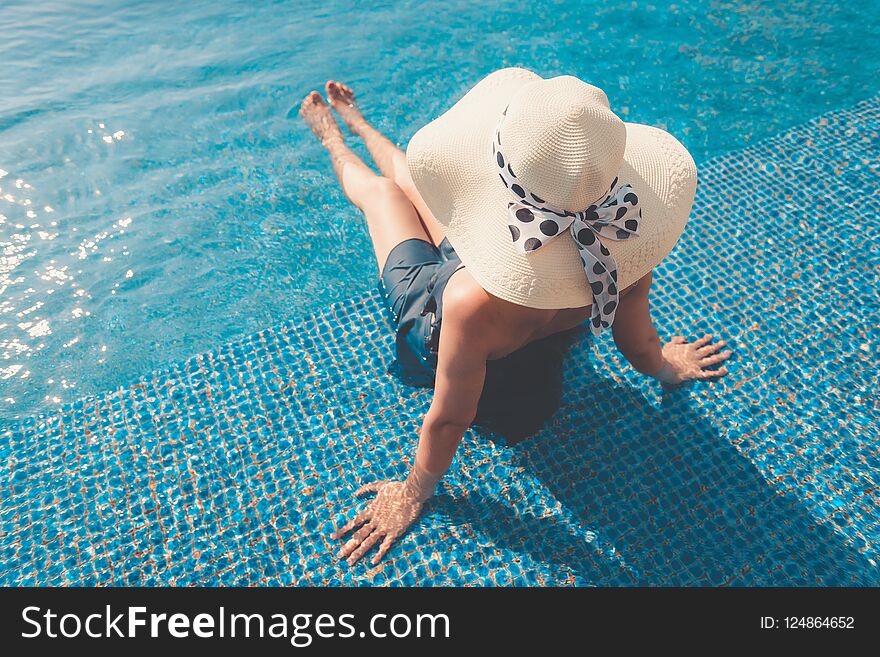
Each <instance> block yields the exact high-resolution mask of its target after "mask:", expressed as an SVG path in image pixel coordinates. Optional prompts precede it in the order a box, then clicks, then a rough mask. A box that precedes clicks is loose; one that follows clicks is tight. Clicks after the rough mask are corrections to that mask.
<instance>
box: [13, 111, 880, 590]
mask: <svg viewBox="0 0 880 657" xmlns="http://www.w3.org/2000/svg"><path fill="white" fill-rule="evenodd" d="M878 130H880V97H878V98H874V99H871V100H869V101H865V102H863V103H861V104H859V105H858V106H856V107H854V108H852V109H850V110H844V111H839V112H836V113H833V114H829V115H826V116H824V117H821V118H819V119H816V120H814V121H812V122H810V123H808V124H806V125H803V126H801V127H799V128H796V129H793V130H791V131H788V132H786V133H784V134H782V135H780V136H778V137H775V138H773V139H771V140H769V141H766V142H762V143H761V144H757V145H755V146H753V147H750V148H748V149H745V150H742V151H738V152H734V153H731V154H728V155H726V156H723V157H720V158H716V159H713V160H711V161H709V162H707V163H705V164H704V165H702V166H701V167H700V188H699V192H698V198H697V202H696V205H695V208H694V213H693V218H692V224H691V227H690V229H689V231H688V232H687V234H686V236H685V238H684V239H683V241H682V242H681V243H680V245H679V246H678V248H677V249H676V251H675V253H674V254H673V255H672V256H671V258H670V259H669V260H668V261H667V262H665V263H664V264H663V266H661V267H660V268H659V271H658V274H657V276H656V277H655V280H656V291H655V292H654V296H653V302H654V308H655V313H656V315H655V316H656V319H657V323H658V326H659V327H660V330H661V333H663V334H664V335H665V336H669V335H672V334H675V333H679V332H681V333H684V334H686V335H691V336H694V335H697V334H700V333H702V332H703V331H705V330H709V329H711V330H712V331H714V332H716V333H718V334H720V335H722V336H724V337H725V338H726V339H727V340H728V341H729V342H730V343H731V345H732V346H733V348H734V350H735V358H734V360H733V362H732V364H731V366H730V369H731V375H730V376H729V377H728V378H727V379H725V380H723V381H721V382H719V383H716V384H713V385H698V386H695V387H693V388H690V389H685V390H677V391H673V392H667V393H665V394H664V393H663V392H662V390H661V389H660V388H659V386H658V385H657V384H656V383H654V382H652V381H649V380H645V379H643V378H641V377H639V376H638V375H637V374H636V373H635V372H633V371H632V370H631V369H629V368H628V367H627V366H626V365H625V364H624V363H623V362H621V359H620V357H619V356H618V355H617V354H616V353H615V352H614V351H613V348H612V345H611V343H610V339H608V338H603V339H601V340H599V341H598V342H596V343H593V342H592V341H591V340H590V338H589V337H588V336H587V335H586V334H580V335H578V334H572V335H570V336H567V339H566V340H565V342H566V343H570V345H569V346H568V350H567V353H566V354H565V355H564V356H563V349H562V348H560V349H557V350H556V351H555V353H557V354H558V356H559V358H558V362H549V361H544V362H543V363H541V364H540V367H535V366H534V363H530V361H529V352H526V353H525V354H524V355H523V356H522V357H521V358H520V360H519V361H512V362H511V363H508V364H507V365H506V366H505V367H507V368H508V369H507V370H506V371H504V372H503V373H499V374H498V375H497V377H496V383H498V386H495V387H493V388H492V390H491V391H489V392H487V397H486V402H485V404H484V407H483V408H484V410H483V411H482V413H481V416H482V417H483V425H484V426H482V427H477V428H475V429H472V430H471V431H469V432H468V434H467V435H466V437H465V440H464V443H463V446H462V449H461V450H460V454H459V457H458V459H457V461H456V463H455V464H454V466H453V469H452V470H451V472H450V474H449V475H448V477H447V478H446V480H445V482H444V484H443V485H442V486H441V489H440V495H439V496H438V497H437V498H435V499H434V500H433V501H432V502H431V503H430V504H429V506H428V508H427V512H426V514H425V515H424V516H423V517H422V519H421V521H420V522H419V524H418V525H417V526H416V527H415V529H414V530H413V531H412V532H411V533H410V534H409V535H408V536H407V537H406V538H405V539H404V540H403V541H402V542H401V543H400V544H399V545H398V546H397V547H395V548H394V549H393V550H392V551H391V552H390V553H389V557H388V558H387V559H386V560H385V562H384V563H382V564H380V565H379V566H377V567H370V566H369V565H368V564H359V565H357V566H355V567H354V568H349V567H347V566H346V565H345V564H344V563H338V562H337V561H336V560H335V559H334V558H333V557H332V556H331V548H332V546H333V545H334V543H333V542H331V541H330V540H329V539H328V534H329V532H330V529H331V526H332V524H333V521H334V519H335V518H337V517H338V516H339V514H342V513H345V512H352V511H353V509H352V508H351V506H350V504H349V499H350V496H351V493H352V491H353V490H354V489H355V487H356V486H357V484H358V480H359V478H360V477H362V476H368V477H373V476H382V477H394V476H399V475H403V474H404V472H405V471H406V466H407V463H408V462H409V459H410V455H411V454H412V453H413V449H414V446H415V440H416V436H417V430H418V426H419V419H420V416H421V415H422V414H423V413H424V412H425V411H426V410H427V408H428V405H429V403H430V393H429V391H425V390H416V389H412V388H407V387H405V386H402V385H400V384H399V383H398V382H397V381H396V380H395V379H393V378H392V377H390V376H388V374H387V373H386V372H387V370H388V368H389V366H390V365H391V362H392V348H393V342H392V338H391V334H390V332H389V329H388V326H387V324H386V319H385V316H384V314H383V309H382V307H381V303H380V300H379V298H378V297H377V296H376V295H375V294H371V295H368V296H367V297H366V298H363V299H359V300H353V301H352V302H350V303H346V304H339V305H335V306H332V307H330V308H329V309H328V310H327V311H326V312H323V313H321V314H317V315H314V316H310V317H306V318H300V319H297V320H294V321H291V322H289V323H286V324H284V325H281V326H277V327H274V328H272V329H267V330H265V331H262V332H260V333H257V334H256V335H253V336H251V337H249V338H246V339H244V340H242V341H240V342H237V343H235V344H231V345H228V346H224V347H221V348H219V349H217V350H216V351H213V352H211V353H207V354H203V355H200V356H196V357H194V358H191V359H190V360H188V361H186V362H184V363H180V364H178V365H174V366H172V367H169V368H168V369H166V370H164V371H160V372H156V373H154V374H152V375H149V376H146V377H144V378H143V379H141V380H140V381H139V382H138V383H137V384H136V385H133V386H131V387H129V388H126V389H121V390H116V391H112V392H109V393H107V394H104V395H101V396H98V397H91V398H88V399H84V400H81V401H79V402H76V403H74V404H71V405H69V406H66V407H64V408H63V409H62V410H61V411H60V412H57V413H53V414H50V415H47V416H43V417H39V418H32V419H28V420H25V421H23V422H21V423H20V425H17V426H15V427H13V428H7V429H5V430H3V431H2V432H0V491H2V510H0V553H2V558H0V584H5V585H20V584H87V585H93V584H102V585H104V584H138V585H139V584H147V585H149V584H177V585H185V584H207V585H213V584H239V585H246V584H260V585H262V584H269V585H277V584H300V585H323V584H330V585H334V584H346V585H351V584H420V585H450V584H452V585H465V584H466V585H507V584H518V585H568V584H577V585H630V584H645V585H721V584H732V585H791V584H796V585H809V584H824V585H844V584H860V585H869V584H870V585H880V570H878V566H877V560H878V559H880V555H878V545H880V512H878V509H880V499H878V492H877V491H878V487H877V483H876V481H877V472H878V470H880V449H878V445H877V436H878V431H877V420H876V418H877V417H878V399H877V393H876V391H877V389H878V387H880V380H878V374H877V368H876V362H877V358H878V350H880V349H878V347H880V327H878V321H877V320H878V316H880V313H878V295H877V289H878V280H877V279H878V274H880V234H878V233H880V221H878V217H877V213H878V210H880V192H878V189H880V185H878V182H880V180H878V163H880V140H878ZM697 229H699V230H697ZM698 234H701V235H700V237H699V238H697V235H698ZM558 344H559V346H560V347H564V346H565V344H563V341H559V343H558ZM550 360H551V361H552V359H550ZM527 366H528V367H527ZM524 371H528V374H527V375H528V376H529V377H530V380H532V381H534V379H535V378H540V379H541V380H542V385H543V386H544V389H546V390H547V391H549V393H550V394H548V400H549V401H550V402H552V401H553V396H554V394H556V393H558V391H559V390H561V391H562V394H561V401H560V405H559V408H558V409H557V410H556V411H555V413H553V415H552V417H550V418H549V419H548V420H547V421H546V422H545V423H544V425H543V428H541V430H540V431H538V432H537V433H536V434H535V435H533V436H531V437H528V438H526V439H521V438H522V437H521V436H519V435H516V433H517V432H515V431H514V430H513V428H523V427H528V426H529V424H530V423H531V424H540V423H541V422H542V420H543V419H544V418H534V417H533V418H516V417H504V416H499V415H498V414H497V411H496V410H494V408H495V406H494V405H493V403H492V399H493V395H494V396H495V397H496V398H505V399H509V398H510V397H513V398H514V401H515V396H516V395H517V394H519V393H518V392H517V391H518V390H520V389H521V388H520V387H519V386H518V385H517V380H518V379H517V377H518V376H523V372H524ZM605 399H609V400H611V401H612V402H613V403H611V404H608V403H600V402H599V401H598V400H605ZM518 406H522V404H516V403H512V404H508V407H518ZM550 408H551V410H552V404H551V405H550ZM520 433H521V432H520Z"/></svg>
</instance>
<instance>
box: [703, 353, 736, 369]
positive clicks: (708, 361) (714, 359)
mask: <svg viewBox="0 0 880 657" xmlns="http://www.w3.org/2000/svg"><path fill="white" fill-rule="evenodd" d="M730 354H731V351H730V350H729V349H728V350H727V351H722V352H721V353H720V354H715V355H714V356H707V357H706V358H703V359H702V360H701V361H700V367H708V366H709V365H717V364H718V363H720V362H722V361H725V360H727V359H728V358H730Z"/></svg>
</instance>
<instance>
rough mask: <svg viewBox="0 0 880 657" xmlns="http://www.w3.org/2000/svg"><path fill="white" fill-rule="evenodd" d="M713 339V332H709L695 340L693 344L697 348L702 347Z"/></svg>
mask: <svg viewBox="0 0 880 657" xmlns="http://www.w3.org/2000/svg"><path fill="white" fill-rule="evenodd" d="M711 339H712V334H711V333H707V334H706V335H704V336H703V337H702V338H700V339H699V340H694V345H693V346H694V347H695V348H700V347H702V346H703V345H706V344H708V343H709V341H710V340H711Z"/></svg>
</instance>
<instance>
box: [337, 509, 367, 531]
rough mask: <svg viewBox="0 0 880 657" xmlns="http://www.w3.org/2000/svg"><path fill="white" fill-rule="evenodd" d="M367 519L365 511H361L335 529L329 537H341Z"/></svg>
mask: <svg viewBox="0 0 880 657" xmlns="http://www.w3.org/2000/svg"><path fill="white" fill-rule="evenodd" d="M366 519H367V513H366V511H361V512H360V513H359V514H357V515H356V516H355V517H354V518H352V519H351V520H349V521H348V522H347V523H346V524H345V526H344V527H343V528H342V529H337V530H336V531H335V532H333V533H332V534H330V538H342V537H343V536H345V535H346V534H347V533H348V532H350V531H351V530H352V529H354V528H355V527H357V526H358V525H360V524H362V523H363V522H364V521H365V520H366Z"/></svg>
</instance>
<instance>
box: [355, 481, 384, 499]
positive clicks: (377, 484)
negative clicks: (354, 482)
mask: <svg viewBox="0 0 880 657" xmlns="http://www.w3.org/2000/svg"><path fill="white" fill-rule="evenodd" d="M386 483H388V482H386V481H371V482H370V483H368V484H364V485H363V486H361V487H360V488H358V489H357V490H356V491H355V493H354V494H355V497H360V496H361V495H364V494H365V493H378V492H379V489H380V488H382V486H384V485H385V484H386Z"/></svg>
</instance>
